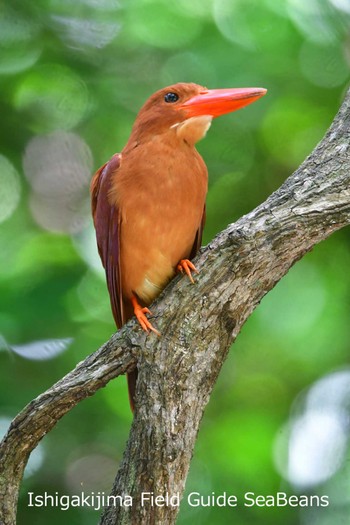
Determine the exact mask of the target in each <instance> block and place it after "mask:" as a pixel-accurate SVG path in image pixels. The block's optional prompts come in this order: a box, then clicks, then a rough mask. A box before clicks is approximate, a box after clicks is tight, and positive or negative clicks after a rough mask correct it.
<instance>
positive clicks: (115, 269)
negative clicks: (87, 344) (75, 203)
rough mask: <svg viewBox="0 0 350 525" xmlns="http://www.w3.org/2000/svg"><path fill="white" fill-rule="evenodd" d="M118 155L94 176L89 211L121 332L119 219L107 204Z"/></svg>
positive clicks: (117, 166)
mask: <svg viewBox="0 0 350 525" xmlns="http://www.w3.org/2000/svg"><path fill="white" fill-rule="evenodd" d="M120 159H121V156H120V155H119V154H118V153H117V154H115V155H113V157H112V158H111V160H110V161H109V162H107V163H106V164H104V165H103V166H102V167H101V168H100V169H99V170H98V171H97V172H96V173H95V175H94V177H93V179H92V181H91V186H90V192H91V207H92V215H93V219H94V225H95V230H96V237H97V246H98V251H99V254H100V257H101V260H102V264H103V266H104V268H105V270H106V278H107V286H108V291H109V296H110V299H111V305H112V311H113V316H114V319H115V322H116V324H117V326H118V327H119V328H120V327H121V326H122V325H123V324H124V322H125V315H124V307H123V299H122V289H121V271H120V226H121V217H120V212H119V210H118V208H117V206H112V205H111V204H110V203H109V200H108V193H109V190H110V186H111V180H112V175H113V174H115V172H116V171H117V170H118V168H119V166H120Z"/></svg>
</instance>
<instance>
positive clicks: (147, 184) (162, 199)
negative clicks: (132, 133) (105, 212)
mask: <svg viewBox="0 0 350 525" xmlns="http://www.w3.org/2000/svg"><path fill="white" fill-rule="evenodd" d="M137 149H138V148H136V150H137ZM169 149H170V148H164V149H163V154H161V151H159V148H158V149H157V154H151V151H150V150H148V151H147V152H146V154H144V152H140V151H139V154H138V155H137V157H134V162H132V160H133V158H132V157H131V158H130V161H129V159H126V160H125V159H124V158H123V160H122V164H121V168H122V169H121V170H120V173H118V175H117V176H116V179H115V188H114V192H113V194H114V195H115V198H116V200H117V205H118V207H119V209H120V211H121V217H122V223H121V239H120V242H121V245H120V257H121V271H122V283H123V284H122V287H123V292H124V293H125V295H126V297H130V296H131V294H132V293H136V294H137V295H138V296H139V297H140V298H141V299H142V300H143V301H144V302H146V303H149V302H151V301H152V300H153V299H154V298H155V297H156V296H157V295H158V294H159V293H160V291H161V290H162V289H163V288H164V287H165V286H166V284H167V283H168V281H169V280H170V279H171V278H172V277H173V276H174V273H175V269H176V265H177V264H178V262H179V261H180V260H181V259H183V258H188V257H189V255H190V252H191V250H192V246H193V243H194V240H195V237H196V232H197V230H198V228H199V226H200V224H201V219H202V214H203V208H204V204H205V197H206V192H207V169H206V166H205V164H204V162H203V160H202V158H201V157H200V155H199V154H198V153H197V151H196V150H195V149H194V148H187V149H185V151H184V152H181V151H180V152H179V151H177V152H176V154H174V152H173V151H171V150H170V151H169ZM135 153H136V151H135Z"/></svg>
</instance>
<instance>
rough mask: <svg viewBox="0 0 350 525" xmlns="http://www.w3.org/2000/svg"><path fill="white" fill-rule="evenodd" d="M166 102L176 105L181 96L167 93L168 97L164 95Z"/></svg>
mask: <svg viewBox="0 0 350 525" xmlns="http://www.w3.org/2000/svg"><path fill="white" fill-rule="evenodd" d="M164 100H165V102H170V103H174V102H176V101H177V100H179V95H177V94H176V93H172V92H170V93H167V94H166V95H164Z"/></svg>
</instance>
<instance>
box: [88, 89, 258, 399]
mask: <svg viewBox="0 0 350 525" xmlns="http://www.w3.org/2000/svg"><path fill="white" fill-rule="evenodd" d="M265 93H266V89H262V88H239V89H213V90H209V89H206V88H204V87H202V86H199V85H197V84H186V83H178V84H174V85H173V86H169V87H166V88H164V89H161V90H159V91H157V92H156V93H154V94H153V95H152V96H151V97H150V98H149V99H148V100H147V102H146V103H145V104H144V106H143V107H142V108H141V110H140V112H139V114H138V115H137V117H136V120H135V123H134V126H133V128H132V131H131V135H130V138H129V140H128V142H127V144H126V146H125V147H124V149H123V150H122V152H121V153H116V154H115V155H113V157H112V158H111V159H110V160H109V162H107V163H106V164H104V165H103V166H102V167H101V168H100V169H99V170H98V171H97V172H96V173H95V175H94V177H93V179H92V182H91V199H92V213H93V219H94V225H95V229H96V236H97V245H98V250H99V254H100V256H101V259H102V263H103V266H104V268H105V271H106V278H107V286H108V290H109V295H110V299H111V305H112V310H113V316H114V319H115V322H116V324H117V326H118V327H119V328H120V327H121V326H122V325H123V324H124V323H126V321H127V320H128V319H129V318H130V317H132V315H133V314H135V315H136V317H137V319H138V322H139V323H140V325H141V327H142V328H143V330H145V331H147V332H149V331H150V330H151V331H153V332H155V333H156V334H158V335H159V332H158V331H157V330H156V328H155V327H154V326H153V325H152V324H151V322H150V321H149V319H148V318H147V315H146V314H150V311H149V309H148V308H147V306H148V305H149V304H150V303H151V302H152V301H153V300H154V299H155V298H156V297H157V296H158V295H159V294H160V292H161V291H162V290H163V288H164V287H165V286H166V285H167V283H168V282H169V281H170V280H171V279H172V278H173V277H174V275H175V274H176V272H177V271H181V272H185V273H186V274H187V275H188V277H189V279H190V280H191V281H192V282H193V277H192V273H191V272H197V270H196V268H195V266H194V265H193V263H192V262H191V260H190V259H192V258H193V257H194V256H195V254H196V253H197V251H198V249H199V247H200V245H201V239H202V232H203V227H204V221H205V198H206V193H207V186H208V172H207V168H206V165H205V163H204V161H203V159H202V157H201V156H200V155H199V153H198V151H197V150H196V148H195V144H196V142H198V141H199V140H200V139H202V138H203V137H204V136H205V134H206V132H207V131H208V129H209V127H210V124H211V121H212V119H213V118H214V117H218V116H220V115H223V114H225V113H229V112H231V111H235V110H237V109H240V108H243V107H244V106H247V105H248V104H251V103H252V102H254V101H255V100H257V99H258V98H260V97H262V96H263V95H265ZM136 377H137V375H136V372H132V373H131V374H128V386H129V397H130V403H131V407H132V409H133V399H134V393H135V384H136Z"/></svg>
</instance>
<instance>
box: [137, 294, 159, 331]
mask: <svg viewBox="0 0 350 525" xmlns="http://www.w3.org/2000/svg"><path fill="white" fill-rule="evenodd" d="M131 302H132V305H133V307H134V314H135V315H136V318H137V320H138V322H139V323H140V325H141V328H142V330H145V332H147V333H149V331H150V330H152V332H154V333H155V334H157V335H160V332H158V330H156V329H155V328H154V326H153V325H152V323H150V322H149V320H148V319H147V317H146V315H145V314H151V312H150V310H149V309H148V308H146V307H144V308H143V307H142V306H141V305H140V304H139V303H138V302H137V299H136V297H134V296H132V298H131Z"/></svg>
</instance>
